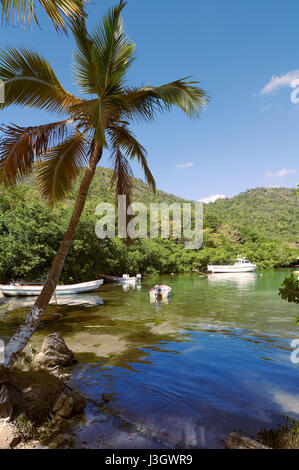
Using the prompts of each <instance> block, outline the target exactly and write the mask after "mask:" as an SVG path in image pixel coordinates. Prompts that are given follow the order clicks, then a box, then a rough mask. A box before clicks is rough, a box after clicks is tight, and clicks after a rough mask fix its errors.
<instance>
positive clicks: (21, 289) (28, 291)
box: [0, 279, 104, 295]
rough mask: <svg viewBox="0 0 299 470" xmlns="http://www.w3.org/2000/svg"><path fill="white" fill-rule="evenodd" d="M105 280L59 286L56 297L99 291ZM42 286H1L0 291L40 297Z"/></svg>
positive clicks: (7, 293) (6, 293) (5, 293)
mask: <svg viewBox="0 0 299 470" xmlns="http://www.w3.org/2000/svg"><path fill="white" fill-rule="evenodd" d="M103 282H104V281H103V279H98V280H97V281H90V282H81V283H80V284H66V285H64V286H57V287H56V289H55V294H56V295H68V294H81V293H82V292H92V291H94V290H97V289H98V288H99V287H100V286H101V285H102V284H103ZM42 288H43V286H41V285H34V284H31V285H30V284H29V285H22V284H10V285H3V284H0V291H1V292H2V294H4V295H39V294H40V293H41V291H42Z"/></svg>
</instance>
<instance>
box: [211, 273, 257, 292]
mask: <svg viewBox="0 0 299 470" xmlns="http://www.w3.org/2000/svg"><path fill="white" fill-rule="evenodd" d="M257 277H258V276H257V274H256V273H217V274H209V275H208V281H209V282H214V283H221V284H225V283H233V284H234V285H236V286H237V287H238V289H248V288H250V287H252V286H254V285H255V284H256V281H257Z"/></svg>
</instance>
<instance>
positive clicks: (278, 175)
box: [266, 168, 296, 178]
mask: <svg viewBox="0 0 299 470" xmlns="http://www.w3.org/2000/svg"><path fill="white" fill-rule="evenodd" d="M295 173H296V170H287V169H286V168H282V170H279V171H277V172H276V173H267V174H266V178H281V177H282V176H287V175H294V174H295Z"/></svg>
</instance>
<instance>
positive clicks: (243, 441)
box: [225, 432, 270, 449]
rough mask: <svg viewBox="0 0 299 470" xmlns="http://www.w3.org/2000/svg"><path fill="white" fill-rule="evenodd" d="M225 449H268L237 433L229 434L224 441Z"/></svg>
mask: <svg viewBox="0 0 299 470" xmlns="http://www.w3.org/2000/svg"><path fill="white" fill-rule="evenodd" d="M225 448H226V449H270V447H267V446H265V445H263V444H261V443H260V442H258V441H254V440H253V439H250V438H249V437H247V436H243V435H242V434H239V433H238V432H231V433H230V434H229V435H228V436H227V439H226V441H225Z"/></svg>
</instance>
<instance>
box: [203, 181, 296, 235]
mask: <svg viewBox="0 0 299 470" xmlns="http://www.w3.org/2000/svg"><path fill="white" fill-rule="evenodd" d="M205 214H206V216H208V217H210V218H211V219H212V218H213V217H214V218H215V219H216V220H218V221H221V222H226V223H229V224H231V225H233V226H236V227H244V228H247V229H248V230H251V231H253V232H257V233H258V234H259V235H264V236H265V237H267V238H275V239H278V240H283V241H289V242H290V243H293V244H294V243H296V242H297V243H299V198H298V197H297V195H296V189H295V188H291V189H290V188H263V187H261V188H255V189H250V190H247V191H246V192H244V193H241V194H238V195H237V196H234V197H233V198H226V199H218V200H217V201H216V202H214V203H209V204H206V205H205Z"/></svg>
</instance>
